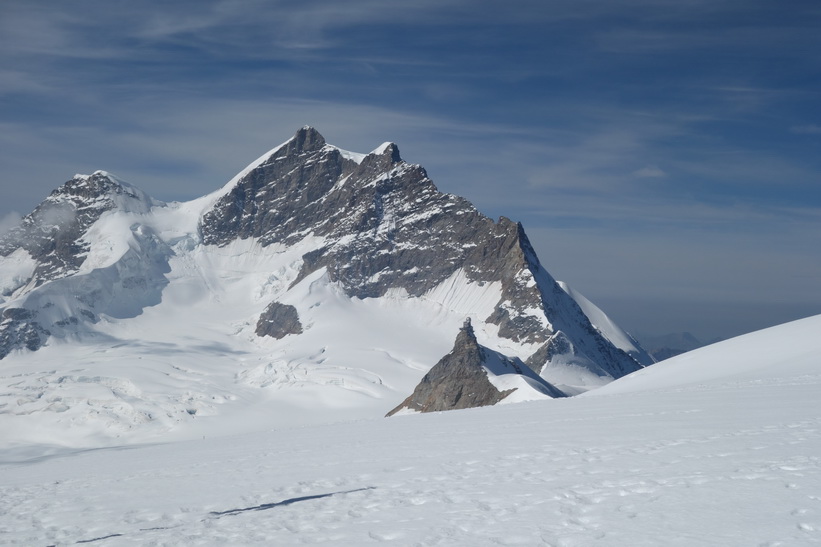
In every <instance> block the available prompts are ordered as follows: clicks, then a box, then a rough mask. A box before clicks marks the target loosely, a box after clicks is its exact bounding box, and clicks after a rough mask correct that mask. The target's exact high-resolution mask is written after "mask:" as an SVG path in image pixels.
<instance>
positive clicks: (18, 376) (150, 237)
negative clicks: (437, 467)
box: [0, 127, 652, 445]
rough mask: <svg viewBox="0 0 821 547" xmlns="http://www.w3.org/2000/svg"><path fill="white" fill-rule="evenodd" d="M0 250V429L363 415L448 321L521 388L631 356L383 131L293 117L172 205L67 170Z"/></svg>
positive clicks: (443, 346) (141, 431) (618, 365)
mask: <svg viewBox="0 0 821 547" xmlns="http://www.w3.org/2000/svg"><path fill="white" fill-rule="evenodd" d="M0 256H1V258H0V293H2V297H0V298H2V300H0V314H2V322H1V323H0V358H3V361H2V365H1V366H0V386H2V391H0V412H2V416H0V419H2V420H3V422H4V423H5V424H13V429H14V430H15V433H14V434H13V435H11V436H10V437H6V442H52V443H57V444H60V443H67V444H71V443H81V444H90V445H93V444H95V443H104V442H107V441H106V440H105V439H109V438H110V437H112V436H127V437H129V438H130V439H140V438H148V437H151V436H153V435H155V434H157V433H159V432H162V431H166V430H167V429H169V428H171V427H174V426H176V425H179V424H186V426H187V430H190V431H191V432H192V434H193V432H194V431H199V430H198V429H197V427H198V426H199V425H202V424H201V423H202V422H203V421H205V422H207V423H208V424H218V423H223V424H224V427H225V428H227V429H242V427H243V425H242V424H243V419H242V418H243V416H246V417H247V415H249V414H258V413H259V414H264V415H266V416H267V419H268V423H269V424H270V425H281V424H289V425H293V424H298V423H316V422H323V421H328V420H339V419H346V418H354V417H363V416H377V415H379V416H381V415H384V414H385V412H387V411H388V410H390V409H391V408H393V407H395V406H396V405H397V404H398V403H399V402H401V401H402V400H403V399H404V398H405V397H407V395H408V394H409V393H410V392H411V391H412V390H413V387H414V386H415V385H416V384H417V383H418V382H419V380H420V378H422V377H423V376H424V375H425V373H426V372H427V371H428V370H429V369H430V368H431V367H432V366H433V365H434V364H435V363H437V361H439V360H440V359H441V358H442V356H443V355H445V354H446V353H448V351H449V349H450V348H451V347H452V346H453V342H454V339H456V337H457V335H458V333H459V328H460V326H461V325H462V323H463V321H464V320H465V319H466V318H469V319H470V320H471V321H472V325H473V329H474V331H475V337H476V339H477V343H478V344H481V345H482V346H483V347H484V348H486V349H487V350H488V351H491V352H496V353H498V354H499V355H501V356H502V357H503V358H504V359H506V360H507V361H506V362H521V363H523V364H526V366H527V367H529V368H530V369H531V371H532V372H533V374H531V372H530V371H522V373H521V374H520V373H519V372H517V371H516V370H515V369H512V370H511V371H510V372H509V374H512V375H516V376H518V377H521V382H525V377H527V378H531V376H534V375H538V376H539V377H540V378H541V379H542V380H543V381H544V383H545V385H553V386H555V387H556V388H557V391H555V392H551V390H549V389H547V390H545V391H544V392H543V393H542V394H541V395H542V396H543V397H550V396H551V395H550V394H551V393H554V394H555V393H562V394H570V395H572V394H576V393H579V392H582V391H586V390H588V389H590V388H593V387H597V386H600V385H603V384H606V383H608V382H610V381H612V380H613V379H615V378H618V377H621V376H623V375H625V374H628V373H630V372H633V371H636V370H638V369H640V368H642V366H644V365H646V364H649V363H650V362H652V361H651V360H649V359H648V358H647V356H646V353H644V352H643V350H641V349H640V347H639V346H638V345H637V344H636V343H635V341H634V340H632V339H630V338H629V336H628V335H626V333H624V332H623V331H621V329H618V327H616V326H615V325H613V324H612V322H611V321H610V320H609V319H608V318H607V317H606V315H604V314H603V313H602V312H601V311H600V310H598V308H596V307H595V306H593V305H592V304H590V303H589V302H588V301H587V300H586V299H584V298H583V297H581V296H580V295H578V294H577V293H575V292H573V291H572V290H571V289H569V288H568V287H567V286H565V285H560V284H559V283H557V282H556V281H555V280H554V279H553V278H552V277H551V276H550V274H548V272H547V271H546V270H545V269H544V268H543V267H542V265H541V264H540V263H539V260H538V259H537V258H536V255H535V253H534V252H533V249H532V247H531V245H530V243H529V242H528V240H527V236H526V235H525V233H524V230H523V228H522V226H521V225H520V224H517V223H515V222H512V221H510V220H508V219H506V218H501V219H499V221H498V222H494V221H493V220H491V219H489V218H487V217H485V216H484V215H482V214H481V213H479V212H478V211H477V210H476V209H475V208H474V207H473V206H472V205H471V204H470V203H469V202H467V201H466V200H464V199H462V198H459V197H457V196H453V195H449V194H444V193H441V192H439V191H438V190H437V189H436V187H435V186H434V185H433V183H432V182H431V181H430V179H428V177H427V175H426V173H425V171H424V169H422V168H421V167H420V166H418V165H413V164H409V163H406V162H405V161H403V160H402V159H401V157H400V156H399V151H398V149H397V147H396V145H394V144H391V143H386V144H384V145H382V146H380V147H378V148H377V149H376V150H374V151H373V152H371V153H370V154H356V153H352V152H347V151H344V150H341V149H339V148H337V147H334V146H331V145H328V144H327V143H326V142H325V140H324V138H323V137H322V136H321V135H320V134H319V133H318V132H317V131H316V130H314V129H312V128H310V127H305V128H302V129H300V130H299V131H298V132H297V133H296V135H295V136H294V137H293V138H291V139H289V140H288V141H286V142H285V143H283V144H282V145H280V146H278V147H276V148H274V149H273V150H271V151H270V152H268V153H266V154H264V155H263V156H262V157H260V158H259V159H258V160H257V161H255V162H253V163H252V164H251V165H249V166H248V167H247V168H246V169H244V170H243V171H242V172H241V173H239V174H238V175H237V176H236V177H234V178H233V179H232V180H231V181H229V182H228V184H226V185H225V186H224V187H223V188H221V189H219V190H218V191H216V192H214V193H212V194H209V195H207V196H204V197H202V198H199V199H196V200H193V201H190V202H185V203H163V202H159V201H157V200H154V199H152V198H150V197H149V196H147V195H145V194H144V193H143V192H141V191H140V190H138V189H137V188H135V187H133V186H130V185H129V184H127V183H124V182H123V181H120V180H119V179H117V178H116V177H114V176H112V175H110V174H108V173H105V172H102V171H98V172H96V173H94V174H92V175H77V176H75V177H74V178H73V179H72V180H70V181H69V182H67V183H65V184H64V185H63V186H61V187H60V188H58V189H57V190H55V191H54V192H53V193H52V194H51V195H50V196H49V197H48V198H47V199H46V200H45V201H44V202H43V203H42V204H41V205H40V206H38V207H37V208H36V209H35V210H34V211H33V212H32V213H31V214H29V215H27V216H26V217H25V218H24V219H23V221H22V223H21V225H20V227H19V228H17V229H15V230H13V231H12V232H11V233H9V234H7V235H6V236H5V237H3V239H2V240H0ZM507 380H510V382H508V383H511V382H512V384H515V383H516V381H513V380H515V379H512V378H511V379H506V381H507ZM525 383H527V382H525ZM512 384H511V385H512ZM520 385H524V384H521V383H520ZM528 385H529V384H528ZM519 395H521V393H520V394H519ZM209 415H210V416H211V418H209V419H208V420H203V419H202V418H203V417H204V416H209ZM203 427H204V426H203ZM208 427H211V426H210V425H209V426H208ZM9 439H11V441H9ZM78 439H81V440H78Z"/></svg>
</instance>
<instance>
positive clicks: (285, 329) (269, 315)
mask: <svg viewBox="0 0 821 547" xmlns="http://www.w3.org/2000/svg"><path fill="white" fill-rule="evenodd" d="M255 332H256V333H257V336H271V337H273V338H277V339H279V338H284V337H285V336H287V335H289V334H302V324H301V323H300V322H299V314H298V313H297V311H296V308H295V307H293V306H291V305H290V304H281V303H279V302H271V303H270V304H268V307H267V308H265V311H264V312H262V315H260V316H259V321H257V328H256V331H255Z"/></svg>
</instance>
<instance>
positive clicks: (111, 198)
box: [0, 171, 163, 285]
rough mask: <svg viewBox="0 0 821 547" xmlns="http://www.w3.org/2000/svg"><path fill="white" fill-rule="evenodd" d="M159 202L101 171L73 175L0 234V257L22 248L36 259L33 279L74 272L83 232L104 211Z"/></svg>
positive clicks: (135, 209) (141, 208)
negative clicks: (19, 220) (8, 229)
mask: <svg viewBox="0 0 821 547" xmlns="http://www.w3.org/2000/svg"><path fill="white" fill-rule="evenodd" d="M161 205H163V203H162V202H159V201H157V200H154V199H153V198H151V197H150V196H148V195H147V194H146V193H145V192H143V191H142V190H140V189H138V188H136V187H134V186H132V185H130V184H128V183H126V182H124V181H122V180H120V179H118V178H117V177H115V176H114V175H112V174H110V173H107V172H105V171H95V172H94V173H92V174H91V175H75V176H74V177H73V178H72V179H71V180H69V181H67V182H65V183H64V184H63V185H62V186H60V187H58V188H57V189H55V190H54V191H53V192H51V194H50V195H49V196H48V197H47V198H46V199H45V200H43V202H42V203H40V205H38V206H37V207H36V208H35V209H34V211H32V212H31V213H29V214H28V215H26V216H25V217H23V219H22V221H21V222H20V225H19V226H18V227H17V228H15V229H13V230H11V231H10V232H9V233H7V234H6V235H5V236H4V237H3V238H2V239H0V256H8V255H9V254H10V253H12V252H14V251H15V250H16V249H19V248H22V249H25V250H26V251H27V252H28V254H29V255H30V256H31V258H32V259H34V260H35V261H36V262H37V268H36V270H35V272H34V276H33V277H34V279H35V284H36V285H40V284H42V283H44V282H46V281H51V280H54V279H59V278H61V277H66V276H68V275H71V274H73V273H76V272H77V271H78V269H79V267H80V265H81V264H82V263H83V259H84V254H85V253H86V252H87V251H88V243H87V242H84V241H82V237H83V235H84V234H85V232H86V231H87V230H88V228H89V227H90V226H91V225H92V224H94V223H95V222H96V221H97V220H98V219H99V218H100V217H101V216H102V215H103V213H105V212H107V211H111V210H114V209H116V210H119V211H122V212H125V213H147V212H148V211H149V210H150V209H151V208H152V207H154V206H161Z"/></svg>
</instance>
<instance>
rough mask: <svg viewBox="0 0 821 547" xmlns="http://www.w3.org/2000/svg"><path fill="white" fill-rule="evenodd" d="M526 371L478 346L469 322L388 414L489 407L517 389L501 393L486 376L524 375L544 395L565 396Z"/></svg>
mask: <svg viewBox="0 0 821 547" xmlns="http://www.w3.org/2000/svg"><path fill="white" fill-rule="evenodd" d="M491 369H495V370H491ZM504 369H506V370H504ZM528 372H530V371H529V370H528V369H527V368H526V367H524V366H523V365H522V364H521V362H517V360H515V359H510V358H508V357H505V356H503V355H500V354H499V353H497V352H494V351H492V350H490V349H488V348H486V347H484V346H482V345H480V344H479V342H478V341H477V340H476V334H475V333H474V331H473V327H472V326H471V323H470V320H469V319H468V320H467V321H466V322H465V324H464V326H463V327H462V328H461V330H460V331H459V334H458V335H457V336H456V342H455V343H454V345H453V349H452V350H451V351H450V353H448V354H447V355H445V356H444V357H442V359H441V360H439V362H438V363H436V365H434V366H433V368H431V369H430V371H428V373H427V374H426V375H425V376H424V378H422V381H421V382H419V385H417V386H416V389H414V390H413V393H412V394H411V395H410V396H409V397H408V398H407V399H405V400H404V401H403V402H402V403H401V404H400V405H399V406H397V407H396V408H394V409H393V410H391V411H390V412H389V413H388V414H387V415H388V416H393V415H394V414H396V413H398V412H400V411H402V410H410V411H415V412H438V411H443V410H457V409H463V408H475V407H480V406H490V405H495V404H496V403H498V402H499V401H501V400H502V399H504V398H505V397H507V396H508V395H510V394H511V393H513V392H514V391H515V390H516V388H513V389H507V390H504V391H500V390H499V389H497V388H496V387H495V386H494V385H493V384H492V383H491V381H490V379H489V377H488V374H494V375H500V374H502V373H510V374H519V375H526V376H527V377H528V378H529V379H531V380H534V381H535V382H538V384H539V387H540V388H541V389H540V390H541V391H542V392H543V393H544V394H545V395H549V396H551V397H564V393H562V392H560V391H559V390H558V389H556V388H555V387H553V386H551V385H550V384H549V383H547V382H545V381H544V380H542V379H541V378H539V377H538V376H536V375H534V374H533V373H530V374H528Z"/></svg>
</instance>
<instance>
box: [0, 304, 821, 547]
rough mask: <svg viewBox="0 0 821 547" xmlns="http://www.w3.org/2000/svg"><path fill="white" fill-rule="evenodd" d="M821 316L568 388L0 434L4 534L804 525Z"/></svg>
mask: <svg viewBox="0 0 821 547" xmlns="http://www.w3.org/2000/svg"><path fill="white" fill-rule="evenodd" d="M819 330H821V316H816V317H813V318H809V319H805V320H803V321H798V322H795V323H791V324H787V325H783V326H780V327H776V328H773V329H769V330H766V331H762V332H759V333H754V334H751V335H748V336H745V337H741V338H738V339H734V340H730V341H728V342H723V343H720V344H716V345H714V346H710V347H707V348H704V349H701V350H699V351H697V352H693V353H692V354H689V355H686V356H681V357H678V358H674V359H670V360H668V361H666V362H664V363H661V364H660V365H654V366H653V367H650V368H647V369H644V370H642V371H640V372H638V373H636V374H634V375H632V376H628V377H625V378H623V379H620V380H617V381H615V382H613V383H612V384H610V386H609V387H606V388H602V389H600V390H597V391H593V392H590V393H589V395H585V396H583V397H577V398H571V399H554V400H547V401H536V402H529V403H521V404H517V405H505V406H497V407H488V408H481V409H472V410H464V411H453V412H447V413H437V414H426V415H418V414H417V415H410V416H399V417H393V418H385V419H375V420H361V421H353V422H348V423H338V424H332V425H317V426H311V427H298V428H278V429H270V428H269V427H267V425H264V424H266V422H265V420H264V419H263V417H262V416H255V417H254V416H249V417H248V422H249V423H247V424H246V425H247V427H248V429H249V431H250V430H251V429H253V427H254V424H256V425H257V427H258V429H257V430H255V431H253V432H249V433H245V434H242V435H236V436H230V437H225V436H221V435H222V434H224V433H226V430H225V429H222V430H220V429H219V428H217V427H215V428H213V429H211V430H209V429H207V428H204V429H203V430H202V431H201V435H199V436H198V437H197V438H195V439H190V440H187V441H178V442H169V443H165V444H154V445H131V446H122V447H115V448H109V449H105V450H92V451H84V452H66V451H61V450H55V451H54V452H53V453H52V454H50V455H43V453H42V452H41V451H37V452H35V451H33V450H30V449H27V448H25V447H20V448H18V449H14V450H6V451H4V452H3V453H2V458H3V459H4V461H5V463H3V464H2V465H0V474H2V477H3V480H2V481H0V542H2V543H4V544H8V545H72V544H76V543H87V542H89V543H93V544H95V545H216V544H231V545H249V544H259V545H297V544H326V545H368V544H378V543H387V544H391V545H465V546H477V545H554V546H566V547H567V546H588V545H602V546H604V545H609V546H623V545H630V546H657V545H682V546H715V545H721V546H748V545H756V546H758V545H767V546H776V545H785V546H786V545H789V546H796V545H813V544H817V543H818V542H819V541H821V473H819V471H821V469H819V464H821V407H820V406H819V404H818V390H819V387H821V363H820V362H819V357H818V356H819V355H821V342H819V338H818V336H816V334H817V333H818V332H819ZM120 389H125V390H129V389H133V388H131V387H130V386H121V387H120ZM4 423H7V422H4ZM38 455H39V457H35V456H38Z"/></svg>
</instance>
